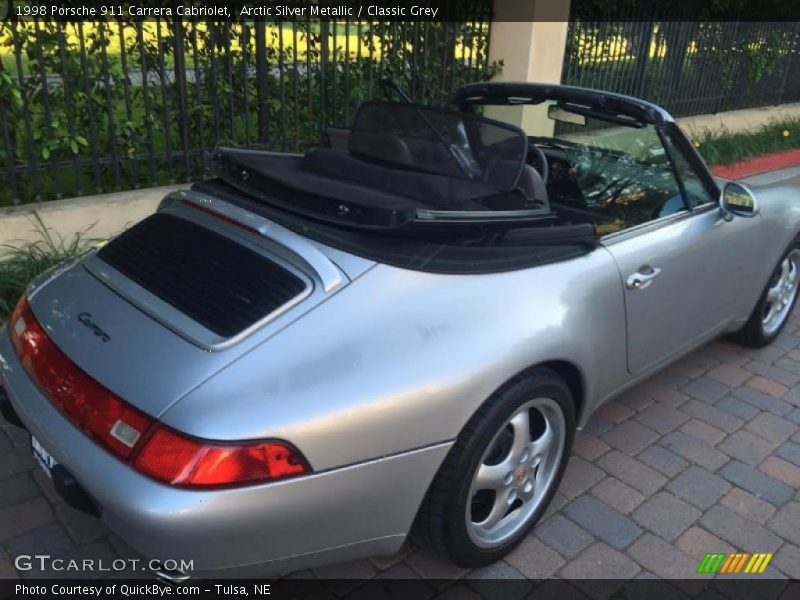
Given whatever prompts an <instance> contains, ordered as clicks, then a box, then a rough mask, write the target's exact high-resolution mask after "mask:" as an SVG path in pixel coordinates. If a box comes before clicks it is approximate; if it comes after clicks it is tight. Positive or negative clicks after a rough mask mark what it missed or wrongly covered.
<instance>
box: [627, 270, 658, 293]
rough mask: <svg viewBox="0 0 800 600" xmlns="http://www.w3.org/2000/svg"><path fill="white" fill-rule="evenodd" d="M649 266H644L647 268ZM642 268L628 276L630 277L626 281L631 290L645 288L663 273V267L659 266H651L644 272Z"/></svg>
mask: <svg viewBox="0 0 800 600" xmlns="http://www.w3.org/2000/svg"><path fill="white" fill-rule="evenodd" d="M645 268H647V267H642V269H645ZM642 269H639V270H638V271H636V273H632V274H631V275H629V276H628V279H627V280H626V281H625V285H626V286H627V288H628V289H629V290H643V289H644V288H646V287H647V286H649V285H650V284H651V283H653V279H655V278H656V277H658V275H659V274H660V273H661V269H658V268H655V267H653V268H651V269H650V270H649V271H648V272H646V273H642Z"/></svg>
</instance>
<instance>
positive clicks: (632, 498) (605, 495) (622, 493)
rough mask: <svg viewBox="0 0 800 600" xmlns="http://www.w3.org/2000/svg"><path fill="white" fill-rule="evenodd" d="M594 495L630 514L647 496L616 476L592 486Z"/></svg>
mask: <svg viewBox="0 0 800 600" xmlns="http://www.w3.org/2000/svg"><path fill="white" fill-rule="evenodd" d="M592 495H593V496H594V497H595V498H598V499H600V500H602V501H603V502H605V503H606V504H608V505H609V506H610V507H611V508H614V509H616V510H618V511H619V512H621V513H623V514H626V515H627V514H629V513H630V512H631V511H632V510H633V509H635V508H636V507H637V506H639V505H640V504H641V503H642V502H644V500H645V497H644V496H643V495H642V494H640V493H639V492H637V491H636V490H635V489H633V488H632V487H630V486H629V485H627V484H625V483H622V482H621V481H620V480H619V479H615V478H614V477H606V478H605V479H603V480H602V481H601V482H600V483H598V484H597V485H596V486H594V487H593V488H592Z"/></svg>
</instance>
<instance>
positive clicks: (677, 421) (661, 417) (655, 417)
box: [636, 403, 688, 434]
mask: <svg viewBox="0 0 800 600" xmlns="http://www.w3.org/2000/svg"><path fill="white" fill-rule="evenodd" d="M686 419H688V417H687V416H686V415H685V414H684V413H683V412H681V411H679V410H677V409H675V408H672V407H671V406H669V405H667V404H661V403H657V404H653V405H652V406H649V407H648V408H646V409H645V410H643V411H642V412H640V413H639V414H638V415H637V416H636V420H637V421H638V422H639V423H641V424H642V425H645V426H647V427H649V428H650V429H653V430H655V431H657V432H658V433H660V434H665V433H669V432H670V431H672V430H673V429H675V428H677V427H679V426H680V425H681V423H683V422H684V421H685V420H686Z"/></svg>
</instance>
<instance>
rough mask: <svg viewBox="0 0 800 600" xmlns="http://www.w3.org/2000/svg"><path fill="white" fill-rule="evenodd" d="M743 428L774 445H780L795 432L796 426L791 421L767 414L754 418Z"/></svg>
mask: <svg viewBox="0 0 800 600" xmlns="http://www.w3.org/2000/svg"><path fill="white" fill-rule="evenodd" d="M745 427H746V428H747V429H749V430H750V431H752V432H753V433H756V434H758V435H760V436H761V437H763V438H765V439H767V440H769V441H771V442H775V444H780V443H781V442H783V441H784V440H786V439H788V438H789V436H791V435H792V434H793V433H794V432H795V431H797V426H796V425H795V424H794V423H792V422H791V421H787V420H786V419H781V418H780V417H776V416H775V415H772V414H769V413H761V414H760V415H758V416H757V417H754V418H753V419H752V420H751V421H750V422H749V423H747V425H745Z"/></svg>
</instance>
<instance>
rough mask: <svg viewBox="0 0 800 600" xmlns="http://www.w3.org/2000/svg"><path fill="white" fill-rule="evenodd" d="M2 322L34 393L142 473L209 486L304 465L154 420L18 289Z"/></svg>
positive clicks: (296, 470) (267, 449)
mask: <svg viewBox="0 0 800 600" xmlns="http://www.w3.org/2000/svg"><path fill="white" fill-rule="evenodd" d="M9 328H10V331H11V340H12V343H13V344H14V348H15V350H16V352H17V355H18V356H19V359H20V362H21V363H22V366H23V367H24V368H25V371H26V372H27V373H28V375H29V376H30V377H31V379H32V380H33V381H34V383H36V385H37V386H38V387H39V389H40V390H41V391H42V393H44V395H45V396H47V397H48V398H50V401H51V402H53V404H54V405H55V406H56V407H57V408H58V409H59V410H61V412H63V413H64V414H65V415H66V417H67V418H68V419H69V420H70V421H71V422H72V423H73V424H74V425H75V426H76V427H78V428H79V429H81V430H83V431H84V432H85V433H86V434H87V435H89V436H90V437H91V438H93V439H94V440H96V441H97V442H99V443H100V444H101V445H102V446H103V447H105V448H107V449H108V450H110V451H111V452H113V453H114V454H116V455H117V456H120V457H121V458H123V459H125V460H129V461H132V463H133V467H134V468H135V469H137V470H138V471H140V472H142V473H144V474H146V475H149V476H150V477H153V478H155V479H158V480H159V481H163V482H166V483H169V484H171V485H178V486H187V487H213V486H232V485H246V484H251V483H256V482H260V481H270V480H274V479H282V478H285V477H291V476H294V475H300V474H302V473H308V472H310V471H311V468H310V467H309V466H308V463H307V462H306V460H305V458H304V457H303V456H302V454H300V453H299V452H298V451H297V450H295V449H293V448H292V447H291V446H289V445H288V444H285V443H282V442H254V443H251V444H242V445H233V444H228V445H226V444H221V443H217V442H210V441H204V440H202V441H201V440H194V439H191V438H188V437H186V436H184V435H182V434H180V433H178V432H176V431H174V430H172V429H169V428H166V427H164V426H162V425H160V424H158V422H157V421H156V420H155V419H153V418H152V417H150V416H148V415H146V414H145V413H143V412H141V411H139V410H137V409H135V408H133V407H132V406H131V405H130V404H128V403H127V402H125V401H124V400H122V399H121V398H119V397H118V396H115V395H114V394H113V393H112V392H110V391H109V390H107V389H106V388H105V387H103V386H102V385H100V384H99V383H98V382H96V381H95V380H94V379H92V378H91V377H90V376H89V375H87V374H86V373H84V372H83V371H82V370H81V369H80V367H78V366H77V365H76V364H75V363H73V362H72V361H71V360H70V359H69V358H67V356H66V355H65V354H64V353H63V352H61V350H59V349H58V347H57V346H56V345H55V343H54V342H53V341H52V340H51V339H50V337H49V336H48V335H47V333H46V332H45V330H44V328H42V326H41V325H40V324H39V322H38V321H37V320H36V317H34V316H33V311H31V309H30V306H29V305H28V302H27V300H26V299H25V298H24V297H23V298H22V299H21V300H20V301H19V303H18V304H17V306H16V308H15V309H14V313H13V314H12V315H11V320H10V321H9ZM150 430H152V432H151V433H150V434H148V431H150Z"/></svg>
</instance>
